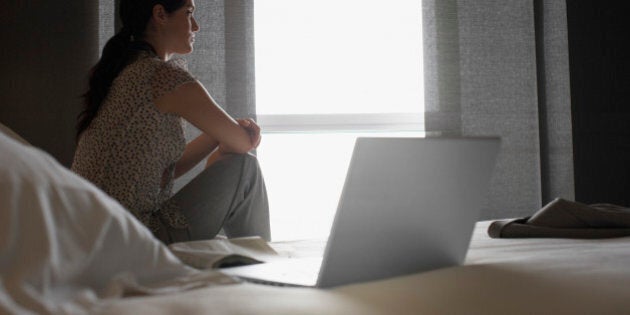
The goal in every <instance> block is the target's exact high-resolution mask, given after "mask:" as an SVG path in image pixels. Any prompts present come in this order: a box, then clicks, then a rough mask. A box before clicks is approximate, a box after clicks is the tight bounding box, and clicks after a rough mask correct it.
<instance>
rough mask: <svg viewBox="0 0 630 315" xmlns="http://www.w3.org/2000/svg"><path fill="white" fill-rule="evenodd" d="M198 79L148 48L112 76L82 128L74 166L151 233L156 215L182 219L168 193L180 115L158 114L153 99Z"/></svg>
mask: <svg viewBox="0 0 630 315" xmlns="http://www.w3.org/2000/svg"><path fill="white" fill-rule="evenodd" d="M195 80H196V79H195V78H194V77H193V76H192V75H191V74H190V73H189V72H188V71H187V69H186V63H185V61H184V60H183V59H174V60H170V61H166V62H165V61H162V60H160V59H159V58H158V57H157V56H155V55H154V54H152V53H149V52H141V53H140V55H139V57H138V59H136V60H135V61H134V62H133V63H131V64H130V65H128V66H127V67H125V69H123V70H122V71H121V73H120V74H119V75H118V77H117V78H116V79H115V80H114V81H113V83H112V85H111V88H110V90H109V93H108V94H107V97H106V98H105V100H104V101H103V104H102V105H101V108H100V109H99V111H98V113H97V115H96V117H95V118H94V120H92V122H91V123H90V126H89V127H88V128H87V129H86V130H85V131H84V132H83V133H82V135H81V137H80V139H79V143H78V145H77V149H76V152H75V156H74V161H73V164H72V170H73V171H75V172H76V173H77V174H79V175H81V176H83V177H84V178H86V179H88V180H89V181H91V182H92V183H94V184H95V185H96V186H98V187H99V188H101V189H102V190H104V191H105V192H106V193H108V194H109V195H110V196H112V197H114V198H115V199H117V200H118V201H119V202H120V203H121V204H122V205H123V206H125V207H126V208H127V209H129V210H130V211H131V212H132V213H133V214H134V215H135V216H136V217H137V218H138V219H139V220H140V221H141V222H142V223H144V224H145V225H146V226H148V227H149V228H150V229H151V230H152V231H153V233H156V232H157V230H158V229H159V226H160V224H159V220H160V218H162V219H163V221H166V222H167V223H168V224H169V225H171V226H173V227H179V228H182V227H186V226H187V223H186V219H185V218H184V217H183V215H182V214H181V213H180V211H179V209H178V208H177V206H176V205H171V204H169V203H168V202H167V201H168V199H169V198H170V197H171V195H172V189H173V181H174V170H175V162H176V161H177V160H178V159H179V158H180V157H181V156H182V154H183V152H184V148H185V146H186V140H185V138H184V132H183V127H182V119H181V117H179V116H176V115H173V114H168V113H161V112H160V111H158V109H157V107H156V106H155V103H154V100H155V99H157V98H159V97H160V96H162V95H164V94H166V93H168V92H170V91H172V90H174V89H175V88H176V87H178V86H179V85H181V84H184V83H187V82H191V81H195Z"/></svg>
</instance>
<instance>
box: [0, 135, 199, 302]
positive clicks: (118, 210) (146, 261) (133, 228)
mask: <svg viewBox="0 0 630 315" xmlns="http://www.w3.org/2000/svg"><path fill="white" fill-rule="evenodd" d="M9 131H10V130H9ZM6 133H7V132H6V131H5V132H0V313H22V312H24V311H25V310H30V311H34V312H35V313H57V312H60V311H62V312H65V311H67V308H68V307H70V308H74V307H76V305H78V304H81V303H83V302H81V300H85V299H88V300H94V299H96V298H97V297H103V294H104V293H103V292H104V290H110V291H111V286H112V279H115V278H118V279H120V278H125V279H127V280H129V279H131V280H130V282H135V283H137V284H142V285H145V284H148V285H150V284H151V283H157V282H160V281H166V280H169V279H173V278H174V277H179V276H192V275H194V274H196V273H198V272H197V271H195V270H193V269H191V268H189V267H186V266H185V265H183V264H182V263H181V262H180V261H179V260H178V259H177V258H175V256H174V255H173V254H172V253H171V252H170V251H168V250H167V249H166V247H165V246H164V245H163V244H162V243H160V242H159V241H158V240H157V239H155V238H154V237H153V235H152V234H151V232H150V231H149V230H148V229H147V228H145V226H144V225H142V224H141V223H140V222H139V221H137V220H136V219H135V218H134V217H133V216H132V215H131V214H130V213H129V212H128V211H127V210H125V209H124V208H123V207H122V206H121V205H120V204H119V203H118V202H116V201H115V200H114V199H112V198H110V197H109V196H107V195H106V194H105V193H103V192H102V191H101V190H99V189H98V188H96V187H95V186H93V185H92V184H91V183H89V182H88V181H86V180H84V179H82V178H80V177H79V176H77V175H75V174H74V173H72V172H71V171H70V170H68V169H66V168H65V167H63V166H61V165H60V164H59V163H57V161H56V160H55V159H53V158H52V157H51V156H49V155H48V154H47V153H45V152H43V151H41V150H39V149H37V148H35V147H32V146H27V145H24V144H22V143H20V142H18V141H16V140H14V139H13V138H12V137H9V136H7V135H6ZM118 282H120V281H118ZM110 293H111V292H110ZM119 293H120V292H119ZM90 297H91V298H90ZM77 301H79V302H77ZM84 302H85V301H84ZM77 303H78V304H77Z"/></svg>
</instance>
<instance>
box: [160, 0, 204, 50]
mask: <svg viewBox="0 0 630 315" xmlns="http://www.w3.org/2000/svg"><path fill="white" fill-rule="evenodd" d="M194 11H195V2H194V1H193V0H186V4H185V5H184V6H183V7H181V8H179V9H177V10H176V11H173V12H171V13H170V14H169V18H168V25H167V27H166V34H165V35H166V36H165V44H166V48H167V50H168V52H169V53H176V54H188V53H190V52H192V51H193V43H194V42H195V33H196V32H197V31H199V25H198V24H197V21H196V20H195V17H194V16H193V13H194Z"/></svg>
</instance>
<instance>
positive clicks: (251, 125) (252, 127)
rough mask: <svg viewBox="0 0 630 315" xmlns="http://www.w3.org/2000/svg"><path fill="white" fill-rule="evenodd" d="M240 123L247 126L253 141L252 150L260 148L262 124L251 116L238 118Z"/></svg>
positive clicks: (246, 128) (244, 126)
mask: <svg viewBox="0 0 630 315" xmlns="http://www.w3.org/2000/svg"><path fill="white" fill-rule="evenodd" d="M236 121H237V122H238V124H239V125H240V126H241V127H243V128H245V130H246V131H247V133H248V134H249V137H250V139H251V143H252V150H253V149H256V148H258V145H260V140H261V135H260V126H258V124H257V123H256V121H254V120H253V119H251V118H246V119H236Z"/></svg>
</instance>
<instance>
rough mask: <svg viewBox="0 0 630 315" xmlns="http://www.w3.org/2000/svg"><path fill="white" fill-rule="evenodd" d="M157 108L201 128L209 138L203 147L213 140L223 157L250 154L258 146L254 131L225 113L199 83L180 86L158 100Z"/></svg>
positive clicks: (156, 101) (204, 140) (205, 140)
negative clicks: (252, 135)
mask: <svg viewBox="0 0 630 315" xmlns="http://www.w3.org/2000/svg"><path fill="white" fill-rule="evenodd" d="M155 105H156V106H157V108H158V110H160V111H161V112H163V113H173V114H176V115H178V116H180V117H182V118H184V119H186V120H187V121H189V122H190V123H191V124H193V125H194V126H195V127H197V128H199V129H200V130H201V131H202V132H203V133H205V134H206V135H207V136H209V139H202V140H203V141H202V140H199V141H200V143H201V142H204V143H205V142H208V141H211V139H213V140H214V141H215V143H216V145H214V148H216V146H217V145H218V146H219V147H220V149H221V151H222V152H223V153H247V152H249V151H250V150H252V149H254V148H255V147H256V145H257V143H254V142H253V138H252V137H251V134H250V133H251V132H250V131H249V130H250V129H248V128H246V127H245V126H242V125H241V124H240V123H239V122H237V121H236V120H234V119H233V118H232V117H230V116H229V115H228V114H227V113H226V112H225V111H224V110H223V109H221V108H220V107H219V106H218V105H217V104H216V102H215V101H214V100H213V99H212V97H211V96H210V94H209V93H208V91H206V89H205V88H204V87H203V85H201V83H199V82H198V81H195V82H189V83H185V84H182V85H180V86H179V87H177V88H176V89H174V90H173V91H171V92H169V93H166V94H164V95H163V96H161V97H160V98H158V99H156V100H155ZM214 148H212V150H214ZM212 150H209V152H212Z"/></svg>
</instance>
